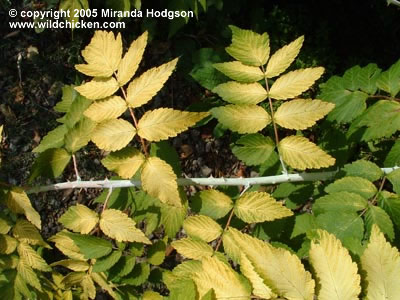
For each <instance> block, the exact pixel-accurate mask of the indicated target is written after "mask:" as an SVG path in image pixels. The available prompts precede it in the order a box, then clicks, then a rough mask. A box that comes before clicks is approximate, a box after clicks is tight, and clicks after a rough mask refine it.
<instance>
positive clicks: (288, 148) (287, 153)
mask: <svg viewBox="0 0 400 300" xmlns="http://www.w3.org/2000/svg"><path fill="white" fill-rule="evenodd" d="M278 148H279V152H280V153H281V155H282V158H283V160H284V161H285V162H286V163H287V164H288V165H289V166H291V167H293V168H296V169H300V170H304V169H310V168H312V169H319V168H326V167H330V166H332V165H334V164H335V159H334V158H333V157H332V156H330V155H328V154H327V153H325V152H324V151H322V150H321V149H320V148H319V147H318V146H317V145H315V144H314V143H312V142H310V141H309V140H308V139H307V138H305V137H301V136H288V137H285V138H284V139H283V140H281V142H280V143H279V145H278Z"/></svg>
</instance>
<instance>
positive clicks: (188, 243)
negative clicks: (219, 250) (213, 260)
mask: <svg viewBox="0 0 400 300" xmlns="http://www.w3.org/2000/svg"><path fill="white" fill-rule="evenodd" d="M171 246H172V247H174V248H175V249H176V251H178V253H179V254H181V255H183V256H185V257H187V258H190V259H202V258H203V257H208V256H212V255H213V253H214V250H213V248H211V246H210V245H208V244H207V243H206V242H204V241H200V240H194V239H191V238H185V239H180V240H178V241H174V242H172V244H171Z"/></svg>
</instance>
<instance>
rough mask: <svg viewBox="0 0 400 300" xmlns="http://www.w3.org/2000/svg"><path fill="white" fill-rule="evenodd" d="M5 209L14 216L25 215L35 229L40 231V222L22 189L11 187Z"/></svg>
mask: <svg viewBox="0 0 400 300" xmlns="http://www.w3.org/2000/svg"><path fill="white" fill-rule="evenodd" d="M6 205H7V207H8V208H9V209H10V210H11V211H12V212H14V213H16V214H25V216H26V218H27V219H28V220H29V221H30V222H31V223H32V224H33V225H35V226H36V227H37V228H39V229H41V220H40V215H39V214H38V212H37V211H36V210H35V209H34V208H33V207H32V204H31V202H30V200H29V198H28V195H27V194H26V193H25V192H24V190H23V189H21V188H17V187H13V188H12V189H11V190H10V191H9V192H8V196H7V199H6Z"/></svg>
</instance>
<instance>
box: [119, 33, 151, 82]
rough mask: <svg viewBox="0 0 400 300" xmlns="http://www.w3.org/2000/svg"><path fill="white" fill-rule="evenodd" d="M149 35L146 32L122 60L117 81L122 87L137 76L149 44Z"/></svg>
mask: <svg viewBox="0 0 400 300" xmlns="http://www.w3.org/2000/svg"><path fill="white" fill-rule="evenodd" d="M147 36H148V33H147V31H145V32H144V33H143V34H142V35H141V36H140V37H138V38H137V39H136V40H135V41H133V42H132V44H131V45H130V47H129V50H128V52H126V53H125V55H124V58H122V60H121V62H120V64H119V67H118V72H117V79H118V83H119V85H120V86H123V85H125V84H126V83H127V82H128V81H129V80H130V79H131V78H132V76H133V75H135V73H136V70H137V68H138V67H139V63H140V61H141V60H142V57H143V52H144V49H145V48H146V44H147Z"/></svg>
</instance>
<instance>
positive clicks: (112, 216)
mask: <svg viewBox="0 0 400 300" xmlns="http://www.w3.org/2000/svg"><path fill="white" fill-rule="evenodd" d="M135 224H136V223H135V221H133V219H132V218H130V217H129V216H128V215H127V214H124V213H123V212H121V211H119V210H117V209H106V210H105V211H104V212H103V213H102V214H101V216H100V229H101V230H102V231H103V232H104V233H105V234H106V235H107V236H109V237H110V238H112V239H115V240H117V241H118V242H123V241H124V242H139V243H144V244H151V242H150V240H149V239H148V238H147V237H146V236H145V235H144V233H143V232H142V231H140V230H139V229H137V228H136V226H135Z"/></svg>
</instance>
